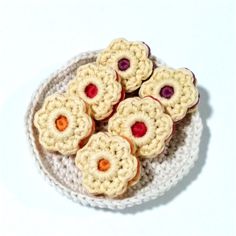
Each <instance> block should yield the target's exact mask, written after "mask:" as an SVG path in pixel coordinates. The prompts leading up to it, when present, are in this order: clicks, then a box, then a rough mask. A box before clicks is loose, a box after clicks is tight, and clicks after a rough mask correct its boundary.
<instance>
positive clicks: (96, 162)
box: [75, 132, 140, 197]
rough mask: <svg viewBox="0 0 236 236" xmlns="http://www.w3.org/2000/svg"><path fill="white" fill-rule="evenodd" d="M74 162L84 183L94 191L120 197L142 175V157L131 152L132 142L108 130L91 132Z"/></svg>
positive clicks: (89, 189) (89, 190)
mask: <svg viewBox="0 0 236 236" xmlns="http://www.w3.org/2000/svg"><path fill="white" fill-rule="evenodd" d="M75 163H76V166H77V167H78V168H79V169H80V170H81V171H82V176H83V185H84V187H85V188H86V190H87V191H88V192H89V193H91V194H95V195H100V194H103V195H106V196H108V197H117V196H119V195H121V194H122V193H124V192H125V191H126V189H127V187H128V186H131V185H133V184H134V183H136V182H137V179H138V177H139V175H140V169H139V161H138V159H137V158H136V157H135V156H133V155H132V149H131V147H130V143H129V142H128V141H127V140H126V139H124V138H122V137H120V136H116V135H112V134H109V133H103V132H99V133H96V134H94V135H92V136H91V138H90V140H89V142H88V143H87V144H86V145H85V146H84V147H83V148H82V149H80V150H79V151H78V152H77V154H76V159H75Z"/></svg>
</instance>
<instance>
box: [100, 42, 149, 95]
mask: <svg viewBox="0 0 236 236" xmlns="http://www.w3.org/2000/svg"><path fill="white" fill-rule="evenodd" d="M149 57H150V48H149V47H148V46H147V45H146V44H145V43H143V42H129V41H127V40H125V39H116V40H113V41H112V42H111V43H110V45H109V46H108V47H107V48H106V49H105V50H103V51H102V52H101V53H100V54H99V55H98V58H97V63H98V64H101V65H109V66H111V67H112V68H113V69H115V70H116V71H117V73H118V74H119V75H120V77H121V83H122V85H123V86H124V87H125V90H126V92H128V93H130V92H133V91H135V90H136V89H138V88H139V87H140V86H141V83H142V81H143V80H146V79H148V78H149V76H150V75H151V74H152V71H153V62H152V60H151V59H150V58H149Z"/></svg>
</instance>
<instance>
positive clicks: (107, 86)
mask: <svg viewBox="0 0 236 236" xmlns="http://www.w3.org/2000/svg"><path fill="white" fill-rule="evenodd" d="M119 80H120V79H119V76H118V75H117V73H116V72H115V70H113V69H112V68H111V67H107V66H101V65H96V64H94V63H89V64H86V65H83V66H80V67H79V68H78V70H77V72H76V78H75V79H73V80H72V81H71V82H70V83H69V85H68V89H67V93H68V94H69V95H73V96H78V97H80V98H81V99H82V100H83V101H84V102H85V103H86V104H87V105H88V107H89V109H90V114H91V115H92V117H93V118H94V119H95V120H104V119H106V118H107V117H109V116H110V115H111V114H112V112H113V110H114V109H115V106H116V105H117V104H118V103H119V102H120V100H121V99H123V91H122V86H121V84H120V81H119Z"/></svg>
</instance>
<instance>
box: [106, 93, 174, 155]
mask: <svg viewBox="0 0 236 236" xmlns="http://www.w3.org/2000/svg"><path fill="white" fill-rule="evenodd" d="M172 130H173V121H172V119H171V117H170V116H169V115H167V114H165V113H164V109H163V107H162V106H161V104H160V103H159V102H158V101H157V100H155V99H153V98H152V97H146V98H138V97H134V98H128V99H126V100H124V101H122V102H121V103H120V104H119V106H118V108H117V112H116V113H115V114H114V115H113V116H112V117H111V119H110V120H109V122H108V131H109V132H110V133H112V134H118V135H122V136H124V137H127V138H129V139H130V140H131V141H132V142H134V143H135V144H136V147H137V155H139V156H141V157H144V158H153V157H156V156H157V155H158V154H160V153H161V152H162V151H163V150H164V148H165V143H166V142H167V141H168V140H169V139H170V137H171V135H172Z"/></svg>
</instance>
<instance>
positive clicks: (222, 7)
mask: <svg viewBox="0 0 236 236" xmlns="http://www.w3.org/2000/svg"><path fill="white" fill-rule="evenodd" d="M235 13H236V11H235V4H234V1H233V0H232V1H230V0H198V1H197V0H196V1H194V0H178V1H174V0H173V1H171V0H168V1H164V0H163V1H160V0H153V1H151V0H145V1H138V0H136V1H128V0H119V1H112V0H107V1H105V0H103V1H102V0H100V1H90V0H84V1H78V0H77V1H60V0H57V1H56V0H51V1H45V0H36V1H30V0H28V1H27V0H21V1H13V0H6V1H0V236H9V235H10V236H11V235H12V236H13V235H14V236H15V235H19V236H21V235H24V236H25V235H34V236H38V235H40V236H41V235H44V236H47V235H50V236H53V235H57V236H61V235H63V236H64V235H77V236H78V235H81V236H82V235H96V236H100V235H101V236H106V235H112V236H116V235H124V236H125V235H136V236H139V235H162V236H165V235H168V236H169V235H170V236H172V235H180V236H193V235H196V236H202V235H207V236H213V235H214V236H228V235H229V236H233V235H236V229H235V225H234V219H235V218H236V215H235V212H236V209H235V208H236V207H235V199H236V194H235V190H236V185H235V184H236V183H235V182H236V181H235V177H236V176H235V173H233V172H235V159H236V152H235V146H236V143H235V135H234V134H235V131H236V129H235V120H236V119H235V118H236V117H235V101H236V96H235V94H236V82H235V80H236V73H235V69H236V64H235V63H236V60H235V59H236V58H235V53H236V51H235V39H236V37H235V26H236V24H235ZM116 37H125V38H127V39H129V40H142V41H145V42H146V43H148V44H149V45H150V46H151V48H152V52H153V53H154V54H156V55H157V56H158V57H160V58H162V59H164V60H165V61H166V62H168V64H169V65H172V66H173V67H183V66H185V67H188V68H191V69H192V70H193V71H194V72H195V73H196V75H197V78H198V82H199V89H200V93H201V103H200V112H201V116H202V118H203V122H204V131H203V138H202V142H201V147H200V157H199V160H198V162H197V163H196V166H195V168H194V169H193V170H192V172H191V173H190V174H189V175H188V176H187V177H185V178H184V180H183V181H182V182H181V183H179V184H178V185H177V186H176V187H175V188H174V189H172V190H171V191H170V192H168V193H167V194H166V195H165V196H163V197H161V198H159V199H158V200H156V201H152V202H150V203H147V204H145V205H142V206H138V207H135V208H133V209H128V210H125V211H122V212H111V211H106V210H95V209H92V208H87V207H82V206H80V205H79V204H75V203H73V202H71V201H70V200H68V199H67V198H65V197H63V196H61V195H60V194H59V193H57V192H56V191H54V189H53V188H52V187H50V186H49V185H48V184H47V183H46V182H45V181H44V180H43V178H42V177H41V176H40V175H39V174H38V172H37V169H36V167H35V166H34V162H33V157H32V155H31V153H30V151H29V149H28V143H27V141H26V137H25V134H24V132H25V129H24V115H25V112H26V108H27V105H28V103H29V101H30V98H31V95H32V93H33V92H34V90H35V89H36V88H37V87H38V85H39V84H40V83H41V82H42V81H43V80H44V79H45V78H46V77H47V76H48V75H49V74H50V73H52V72H54V71H55V70H56V69H58V68H59V67H60V66H61V65H63V64H64V63H65V62H66V61H67V60H68V59H70V58H71V57H73V56H75V55H77V54H78V53H79V52H82V51H86V50H93V49H100V48H104V47H106V46H107V45H108V43H109V42H110V40H112V39H114V38H116Z"/></svg>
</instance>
